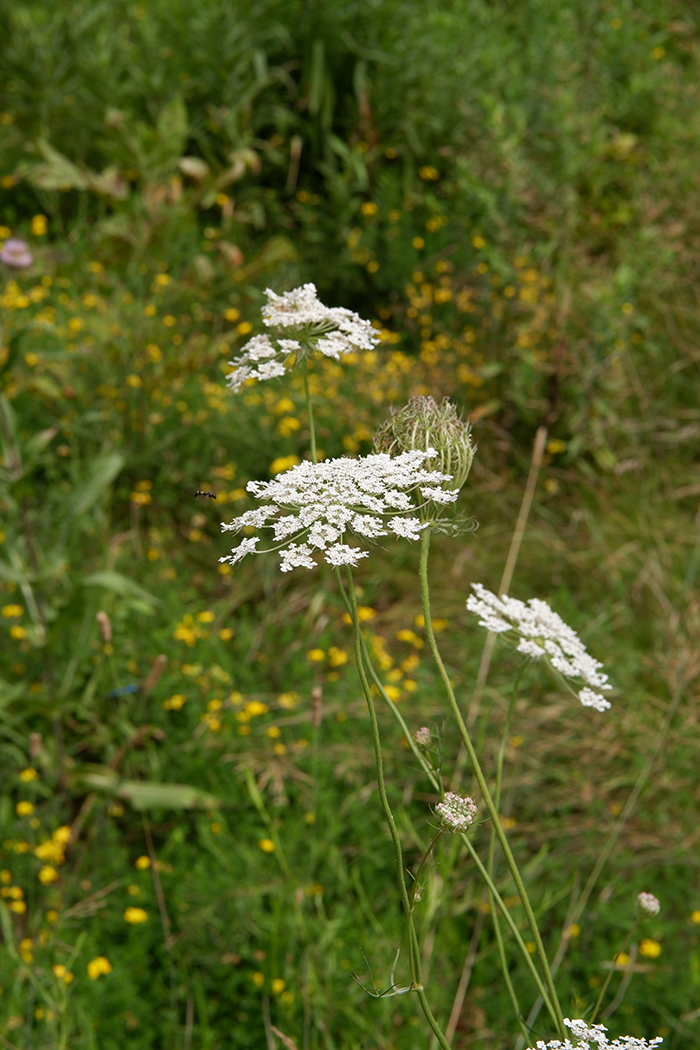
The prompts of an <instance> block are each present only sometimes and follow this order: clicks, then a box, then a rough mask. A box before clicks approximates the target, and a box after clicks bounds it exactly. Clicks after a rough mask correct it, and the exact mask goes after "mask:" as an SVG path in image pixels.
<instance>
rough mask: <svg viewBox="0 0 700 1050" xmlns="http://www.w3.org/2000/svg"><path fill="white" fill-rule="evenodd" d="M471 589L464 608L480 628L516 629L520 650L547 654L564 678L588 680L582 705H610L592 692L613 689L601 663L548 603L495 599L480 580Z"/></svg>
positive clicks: (581, 696)
mask: <svg viewBox="0 0 700 1050" xmlns="http://www.w3.org/2000/svg"><path fill="white" fill-rule="evenodd" d="M472 588H473V590H474V591H475V594H472V595H470V596H469V598H468V599H467V609H468V610H469V612H473V613H476V614H477V616H480V617H481V619H480V620H479V623H480V625H481V626H482V627H486V628H487V630H489V631H493V632H494V633H495V634H500V633H502V632H504V631H510V630H515V631H517V632H518V634H519V635H520V642H519V644H518V652H519V653H524V654H525V655H526V656H531V657H533V658H536V659H539V658H540V657H542V656H546V657H548V659H549V662H550V663H551V665H552V667H554V669H555V670H557V671H559V673H560V674H563V675H564V676H565V677H566V678H582V679H583V681H584V682H586V683H587V684H586V686H584V688H583V689H580V690H579V694H578V697H579V700H580V701H581V703H582V704H583V705H584V707H594V708H595V709H596V711H606V710H607V709H608V708H609V707H610V702H609V701H608V700H606V699H605V697H604V696H602V695H601V694H600V693H599V692H596V691H595V690H596V689H612V686H610V685H608V684H607V681H608V676H607V675H606V674H601V673H600V668H601V667H602V666H603V665H602V664H601V663H599V661H598V660H594V659H593V657H592V656H591V655H590V654H589V653H588V652H586V647H585V645H584V644H583V642H582V641H581V639H580V638H579V636H578V635H577V634H576V631H574V630H572V629H571V627H569V626H568V625H567V624H565V623H564V621H563V620H562V618H561V617H560V616H558V615H557V614H556V613H555V612H553V611H552V609H550V607H549V605H547V602H543V601H540V599H539V598H530V600H529V601H528V603H527V605H526V604H525V602H521V601H518V599H517V598H509V597H508V596H507V595H506V594H504V595H503V597H502V598H498V597H497V596H496V595H495V594H493V593H492V592H491V591H487V590H486V588H485V587H483V586H482V584H480V583H473V584H472ZM590 686H593V688H592V689H591V688H589V687H590Z"/></svg>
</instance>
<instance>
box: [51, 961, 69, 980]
mask: <svg viewBox="0 0 700 1050" xmlns="http://www.w3.org/2000/svg"><path fill="white" fill-rule="evenodd" d="M67 972H68V971H67V969H66V967H65V966H64V965H63V963H56V965H55V966H54V967H53V973H54V977H58V979H59V981H62V980H63V978H64V977H65V976H66V973H67Z"/></svg>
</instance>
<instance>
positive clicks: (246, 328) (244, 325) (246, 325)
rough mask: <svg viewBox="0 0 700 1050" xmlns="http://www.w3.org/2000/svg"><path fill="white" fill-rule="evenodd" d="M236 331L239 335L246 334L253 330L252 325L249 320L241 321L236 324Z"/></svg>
mask: <svg viewBox="0 0 700 1050" xmlns="http://www.w3.org/2000/svg"><path fill="white" fill-rule="evenodd" d="M236 331H237V332H238V334H239V335H248V333H249V332H252V331H253V326H252V324H251V323H250V321H241V323H240V324H239V325H236Z"/></svg>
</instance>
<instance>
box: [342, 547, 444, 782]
mask: <svg viewBox="0 0 700 1050" xmlns="http://www.w3.org/2000/svg"><path fill="white" fill-rule="evenodd" d="M334 572H335V578H336V581H337V583H338V590H339V591H340V594H341V597H342V599H343V601H344V602H345V605H346V608H347V610H348V613H349V614H350V616H351V617H352V606H351V604H350V599H349V598H348V596H347V593H346V590H345V586H344V584H343V577H342V576H341V574H340V569H339V568H338V567H337V566H336V568H335V569H334ZM360 644H361V646H362V656H363V658H364V661H365V665H366V667H367V670H368V671H369V674H370V677H371V679H372V681H373V682H374V684H375V685H376V687H377V689H378V690H379V694H380V696H381V698H382V700H384V702H385V703H386V704H387V706H388V707H389V709H390V711H391V713H392V715H393V716H394V718H395V719H396V721H397V722H398V723H399V725H400V726H401V730H402V732H403V735H404V739H405V741H406V743H407V744H408V746H409V748H410V749H411V751H412V752H413V757H414V758H415V759H416V760H417V761H418V763H419V765H420V767H421V769H422V770H423V772H424V773H425V775H426V777H427V778H428V780H429V781H430V783H431V784H432V786H433V788H434V790H435V792H436V793H437V794H438V795H439V796H440V798H442V796H443V795H444V789H443V786H442V777H441V776H440V774H439V773H438V771H437V770H435V769H431V767H430V766H429V765H428V763H427V762H426V760H425V755H423V754H422V752H421V750H420V748H419V747H418V745H417V744H416V742H415V740H414V739H413V736H412V735H411V730H410V729H409V728H408V725H407V724H406V720H405V718H404V717H403V715H402V714H401V712H400V711H399V709H398V707H397V706H396V704H395V703H394V701H393V700H392V699H391V697H390V696H389V694H388V693H387V691H386V689H385V688H384V684H383V683H382V680H381V678H380V677H379V675H378V674H377V671H376V669H375V666H374V664H373V663H372V658H371V656H370V654H369V649H368V648H367V642H366V641H365V638H364V635H363V634H362V632H360Z"/></svg>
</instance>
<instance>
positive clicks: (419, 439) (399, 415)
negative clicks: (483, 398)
mask: <svg viewBox="0 0 700 1050" xmlns="http://www.w3.org/2000/svg"><path fill="white" fill-rule="evenodd" d="M374 448H375V451H376V452H388V453H389V455H390V456H397V455H399V454H400V453H401V452H408V451H410V450H411V449H420V450H421V451H422V452H425V451H426V449H429V448H434V449H435V450H436V451H437V455H436V456H435V458H434V459H431V460H430V462H429V466H430V469H431V470H439V471H441V472H442V473H443V474H451V475H452V481H450V482H448V483H446V485H445V488H451V489H461V488H462V486H463V485H464V482H465V481H466V480H467V475H468V474H469V470H470V468H471V465H472V460H473V458H474V452H475V451H476V448H475V446H474V445H473V444H472V439H471V427H470V425H469V423H465V422H464V420H463V419H462V418H461V417H460V415H459V413H458V411H457V409H456V408H455V406H454V405H453V404H452V403H451V402H450V401H449V400H448V399H447V398H445V399H444V400H443V401H441V402H439V403H438V402H437V401H436V400H435V398H432V397H412V398H411V400H410V401H409V402H408V404H407V405H406V406H405V407H404V408H399V409H395V410H393V411H392V414H391V416H390V417H389V419H387V421H386V423H383V424H382V425H381V426H380V427H379V429H378V430H377V432H376V433H375V435H374Z"/></svg>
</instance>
